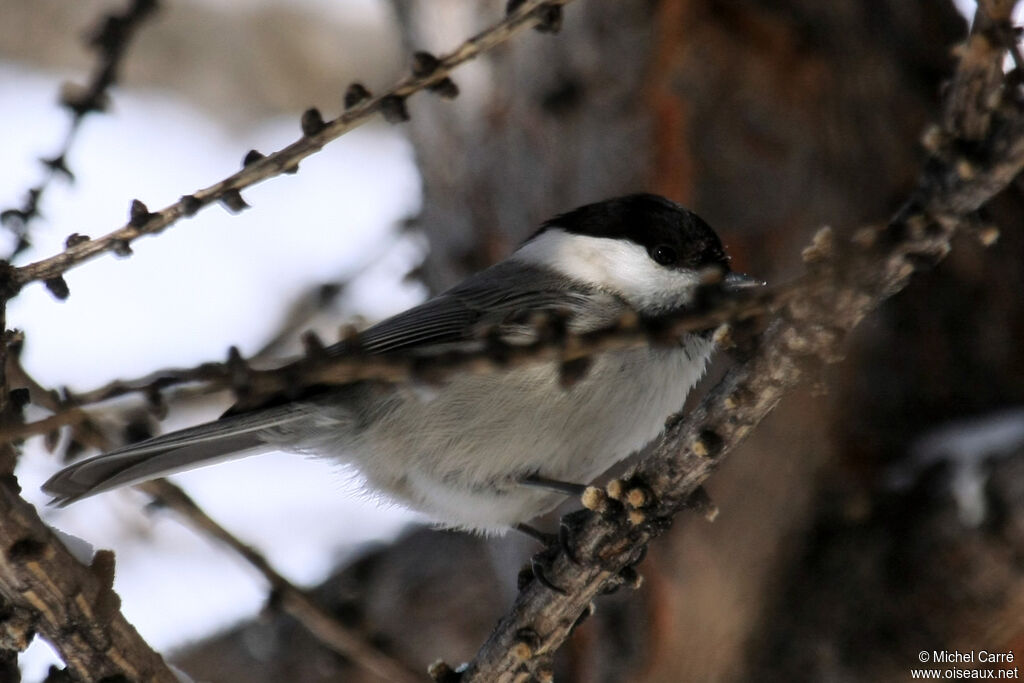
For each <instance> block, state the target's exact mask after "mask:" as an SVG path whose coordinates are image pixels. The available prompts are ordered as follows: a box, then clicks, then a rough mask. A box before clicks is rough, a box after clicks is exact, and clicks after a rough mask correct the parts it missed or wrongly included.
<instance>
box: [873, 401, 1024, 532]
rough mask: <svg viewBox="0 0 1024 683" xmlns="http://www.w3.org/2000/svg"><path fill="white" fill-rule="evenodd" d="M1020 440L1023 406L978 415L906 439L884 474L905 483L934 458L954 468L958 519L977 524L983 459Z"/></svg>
mask: <svg viewBox="0 0 1024 683" xmlns="http://www.w3.org/2000/svg"><path fill="white" fill-rule="evenodd" d="M1022 445H1024V407H1016V408H1008V409H1006V410H1001V411H997V412H994V413H990V414H988V415H982V416H980V417H973V418H967V419H963V420H954V421H952V422H949V423H947V424H944V425H942V426H940V427H937V428H936V429H933V430H932V431H929V432H927V433H926V434H924V435H922V436H921V437H919V438H918V439H917V440H915V441H914V443H913V444H911V447H910V457H909V458H908V460H907V462H906V463H901V464H900V466H899V467H896V468H893V469H892V470H891V471H890V472H889V473H888V483H889V484H890V486H892V487H893V488H897V489H902V488H906V487H908V486H910V485H911V484H912V483H913V481H914V479H915V478H916V477H917V475H918V474H919V473H920V472H922V471H923V470H925V469H927V468H929V467H931V466H932V465H934V464H935V463H938V462H944V461H945V462H949V463H950V464H951V465H952V467H953V475H952V480H951V482H950V486H951V489H952V493H953V497H954V498H955V499H956V503H957V511H958V514H959V517H960V521H961V522H962V523H963V524H964V525H965V526H969V527H977V526H978V525H980V524H981V523H982V522H984V521H985V515H986V513H987V505H986V502H985V481H986V478H987V473H986V468H985V464H986V462H988V461H989V460H991V459H993V458H1004V457H1007V456H1009V455H1012V454H1013V453H1014V452H1016V451H1017V449H1019V448H1020V447H1021V446H1022Z"/></svg>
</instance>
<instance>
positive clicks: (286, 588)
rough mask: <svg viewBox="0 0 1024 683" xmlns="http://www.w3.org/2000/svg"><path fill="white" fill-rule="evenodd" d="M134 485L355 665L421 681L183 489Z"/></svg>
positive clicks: (405, 681) (402, 680)
mask: <svg viewBox="0 0 1024 683" xmlns="http://www.w3.org/2000/svg"><path fill="white" fill-rule="evenodd" d="M137 488H139V489H141V490H143V491H145V492H146V493H149V494H150V495H152V496H153V497H154V498H156V500H157V502H159V503H161V504H162V505H165V506H167V507H169V508H171V509H172V510H174V511H175V512H177V513H178V514H179V515H180V516H181V517H182V518H184V520H185V521H187V522H188V524H189V525H191V526H192V527H193V528H194V529H195V530H196V531H198V532H199V533H201V534H205V535H207V536H210V537H212V538H215V539H217V540H218V541H220V542H221V543H224V544H225V545H226V546H228V547H229V548H231V549H232V550H234V551H235V552H236V553H238V555H240V556H241V557H242V558H243V559H244V560H245V561H246V562H248V563H249V564H250V565H252V566H253V567H254V568H255V569H256V571H258V572H259V573H260V574H262V575H263V577H264V578H266V579H267V582H268V583H270V587H271V590H272V591H273V592H274V594H275V597H276V598H279V599H280V601H281V605H282V607H283V608H284V610H285V611H286V612H288V614H290V615H291V616H292V617H294V618H295V619H296V621H298V622H299V623H300V624H302V625H303V626H305V627H306V629H307V630H308V631H309V632H310V633H311V634H313V636H314V637H315V638H316V639H317V640H319V641H320V642H322V643H323V644H325V645H326V646H328V647H329V648H331V649H333V650H334V651H335V652H338V653H340V654H342V655H344V656H345V657H348V658H349V659H351V660H352V661H353V662H355V663H356V664H357V665H358V666H361V667H362V668H364V669H366V670H367V671H369V672H370V673H372V674H374V675H376V676H380V677H381V678H383V679H384V680H387V681H395V682H397V683H416V682H417V681H421V680H423V679H422V677H421V676H417V675H416V674H415V673H413V672H412V671H411V670H409V669H408V668H406V667H405V666H403V665H402V664H400V663H399V662H398V661H397V660H395V659H394V658H392V657H390V656H388V655H386V654H384V653H383V652H381V651H380V650H378V649H377V648H376V647H374V646H373V645H372V644H371V643H370V642H369V641H368V640H367V639H366V638H365V637H364V636H362V635H361V634H359V633H357V632H355V631H353V630H352V629H350V628H348V627H346V626H343V625H342V624H341V622H339V621H338V620H337V619H335V618H334V616H332V615H331V614H330V613H328V612H326V611H325V610H324V609H323V608H322V607H320V605H318V604H317V603H316V602H314V601H313V599H312V598H310V597H309V595H308V594H307V593H306V592H305V591H303V590H301V589H299V588H297V587H296V586H295V585H294V584H292V583H291V582H290V581H289V580H288V579H286V578H285V577H284V576H282V575H281V574H280V573H278V571H277V570H276V569H274V567H273V566H272V565H271V564H270V562H268V561H267V559H266V558H265V557H263V555H261V554H260V553H259V552H258V551H257V550H256V549H254V548H253V547H252V546H249V545H247V544H245V543H243V542H242V541H240V540H239V539H238V538H236V537H235V536H234V535H233V534H231V533H230V532H229V531H227V530H226V529H225V528H224V527H222V526H221V525H220V524H218V523H217V522H215V521H214V520H213V519H211V518H210V516H209V515H208V514H206V512H205V511H204V510H203V509H202V508H200V507H199V506H198V505H196V503H195V501H193V500H192V499H191V498H190V497H189V496H188V495H187V494H186V493H185V492H184V491H182V490H181V489H180V488H178V487H177V486H175V485H174V484H172V483H171V482H169V481H167V480H166V479H157V480H154V481H149V482H146V483H144V484H140V485H139V486H138V487H137Z"/></svg>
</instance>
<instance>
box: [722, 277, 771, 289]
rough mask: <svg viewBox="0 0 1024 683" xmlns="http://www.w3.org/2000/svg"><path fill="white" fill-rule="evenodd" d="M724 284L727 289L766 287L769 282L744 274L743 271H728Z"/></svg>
mask: <svg viewBox="0 0 1024 683" xmlns="http://www.w3.org/2000/svg"><path fill="white" fill-rule="evenodd" d="M722 284H723V285H724V286H725V288H726V289H727V290H735V289H746V288H748V287H764V286H765V285H767V284H768V283H767V282H765V281H764V280H757V279H755V278H752V277H750V276H749V275H744V274H743V273H728V274H727V275H726V276H725V279H724V280H723V281H722Z"/></svg>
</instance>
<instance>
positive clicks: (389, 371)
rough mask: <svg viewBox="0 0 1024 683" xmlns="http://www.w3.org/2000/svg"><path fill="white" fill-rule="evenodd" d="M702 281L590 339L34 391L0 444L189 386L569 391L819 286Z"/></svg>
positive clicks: (547, 330) (171, 372)
mask: <svg viewBox="0 0 1024 683" xmlns="http://www.w3.org/2000/svg"><path fill="white" fill-rule="evenodd" d="M707 278H708V281H707V283H706V284H705V285H704V287H703V288H702V289H701V290H700V292H699V293H698V295H697V297H696V301H695V302H694V304H693V305H692V306H691V307H690V308H687V309H685V310H679V311H675V312H672V313H668V314H666V315H664V316H660V317H657V318H650V319H640V318H638V317H637V316H636V315H633V314H627V315H625V316H623V317H622V318H621V319H620V320H619V321H618V322H617V323H616V324H615V325H612V326H610V327H607V328H604V329H602V330H597V331H594V332H588V333H586V334H576V333H572V332H568V331H566V330H565V329H564V326H563V323H564V321H563V320H562V319H561V318H560V316H559V315H558V314H557V312H556V313H552V314H551V315H550V316H547V317H540V318H538V319H537V320H534V321H529V323H530V324H531V325H532V327H533V331H534V334H535V335H536V341H534V342H532V343H529V344H510V343H506V342H504V341H502V340H501V339H499V338H489V337H486V331H485V338H482V339H480V340H476V341H471V342H466V343H464V344H461V345H457V346H456V345H449V346H450V348H447V349H445V350H444V351H443V352H437V351H422V350H416V349H413V350H402V351H396V352H390V353H382V354H373V355H368V354H366V353H364V352H362V351H361V350H360V349H359V348H358V344H357V341H358V340H357V339H355V338H354V337H353V339H352V341H353V344H352V346H351V347H350V348H349V349H347V350H345V351H343V352H340V353H338V354H336V355H330V356H328V355H326V354H325V352H324V349H323V346H322V345H321V343H320V342H319V341H317V340H316V338H315V337H314V336H312V335H307V337H306V340H307V352H306V355H305V357H303V358H301V359H299V360H297V361H294V362H292V363H289V364H287V365H284V366H283V367H279V368H274V369H269V370H255V369H252V368H250V367H249V365H248V363H247V362H246V361H245V360H243V359H242V358H241V357H240V356H239V355H237V351H234V350H232V351H231V353H230V354H229V360H228V361H227V362H222V363H213V362H208V363H202V364H200V365H197V366H195V367H191V368H173V369H165V370H159V371H156V372H153V373H150V374H148V375H146V376H144V377H141V378H137V379H131V380H114V381H112V382H109V383H107V384H105V385H103V386H101V387H98V388H96V389H92V390H90V391H86V392H81V393H72V392H70V391H65V398H64V399H63V400H61V401H55V400H54V399H53V397H52V396H51V395H50V394H48V393H45V394H44V393H40V392H39V391H36V392H34V395H39V396H41V397H42V398H43V399H44V400H43V401H42V402H39V401H35V402H37V404H39V405H42V407H45V408H47V409H48V410H51V411H53V412H54V415H52V416H50V417H47V418H44V419H42V420H39V421H36V422H32V423H28V424H20V425H12V426H10V427H6V428H4V427H0V443H4V442H7V441H10V440H12V439H20V438H25V437H27V436H31V435H36V434H46V433H49V432H51V431H52V430H53V429H55V428H59V427H61V426H64V425H68V424H77V423H78V422H80V421H81V420H83V419H88V417H89V414H88V412H86V411H84V410H83V409H82V408H83V406H87V405H90V404H96V403H101V402H103V401H107V400H110V399H113V398H118V397H121V396H125V395H128V394H139V395H142V396H145V397H147V398H148V399H149V400H150V401H151V402H158V401H159V398H160V395H161V392H163V391H165V390H167V389H169V388H172V387H179V386H182V385H185V384H194V383H202V389H201V390H202V391H203V392H204V393H208V392H212V391H216V390H222V389H232V390H233V391H234V393H235V395H236V397H238V399H239V400H241V401H244V402H247V403H250V404H255V403H259V401H260V400H261V399H263V398H266V397H268V396H272V395H275V394H280V393H288V394H292V395H297V394H299V393H301V392H302V390H303V389H305V388H308V387H312V386H316V385H324V384H331V385H343V384H350V383H354V382H362V381H377V382H387V383H409V382H412V383H416V382H421V383H422V382H428V383H438V382H442V381H444V380H445V379H447V378H448V377H451V376H452V375H454V374H457V373H460V372H475V373H482V372H502V371H505V370H508V369H509V368H511V367H516V366H521V365H526V364H529V363H537V362H542V361H554V362H557V363H560V364H561V365H562V367H563V369H565V373H564V375H563V379H564V380H565V381H567V382H571V381H572V376H571V375H572V373H573V372H575V371H577V370H578V367H577V366H575V365H573V364H574V363H575V362H577V361H582V360H584V359H586V358H589V357H591V356H594V355H596V354H599V353H603V352H606V351H613V350H622V349H629V348H637V347H640V346H646V345H648V344H663V343H673V340H675V339H678V337H679V336H680V335H681V334H683V333H684V332H690V331H695V330H707V329H713V328H715V327H716V326H718V325H720V324H722V323H725V322H733V323H744V322H745V321H748V320H751V319H753V318H758V317H761V316H764V315H765V314H766V313H770V312H774V311H777V310H779V309H780V308H781V307H782V306H783V305H785V304H786V302H788V301H790V300H792V299H793V298H794V297H795V296H797V295H798V294H801V293H804V292H806V291H808V290H809V289H814V288H815V287H818V286H821V284H822V281H821V278H820V277H819V276H816V275H809V276H807V277H805V278H802V279H799V280H796V281H794V282H792V283H788V284H784V285H777V286H774V287H763V288H758V289H753V290H742V291H735V292H725V291H723V290H722V289H721V287H720V274H718V273H715V272H709V273H707ZM12 369H13V370H14V371H15V374H16V375H17V376H19V377H24V378H28V376H27V373H25V371H24V370H23V369H21V368H20V366H17V365H16V364H15V365H13V366H12ZM28 380H29V381H30V378H28Z"/></svg>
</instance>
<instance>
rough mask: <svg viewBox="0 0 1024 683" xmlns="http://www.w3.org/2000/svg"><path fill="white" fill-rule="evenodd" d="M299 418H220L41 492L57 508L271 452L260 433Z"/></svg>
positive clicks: (63, 477)
mask: <svg viewBox="0 0 1024 683" xmlns="http://www.w3.org/2000/svg"><path fill="white" fill-rule="evenodd" d="M302 417H303V415H302V414H301V413H300V412H295V411H287V410H281V409H276V408H270V409H267V410H261V411H256V412H252V413H243V414H241V415H232V416H229V417H224V418H221V419H219V420H217V421H215V422H208V423H206V424H201V425H198V426H196V427H190V428H188V429H182V430H180V431H177V432H171V433H170V434H164V435H163V436H158V437H155V438H152V439H148V440H146V441H141V442H139V443H136V444H132V445H129V446H124V447H123V448H118V449H117V450H114V451H110V452H109V453H103V454H102V455H97V456H95V457H92V458H87V459H85V460H82V461H81V462H76V463H74V464H73V465H69V466H68V467H65V468H64V469H62V470H61V471H60V472H57V474H55V475H53V476H52V477H50V479H49V480H47V482H46V483H45V484H43V490H44V491H46V492H47V493H49V494H51V495H52V496H53V500H52V501H51V503H55V504H57V505H60V506H61V507H63V506H65V505H69V504H71V503H74V502H75V501H76V500H81V499H82V498H87V497H89V496H92V495H94V494H97V493H101V492H103V491H108V490H110V489H113V488H117V487H119V486H126V485H128V484H138V483H140V482H143V481H146V480H149V479H155V478H157V477H162V476H165V475H168V474H173V473H175V472H181V471H182V470H188V469H192V468H194V467H201V466H205V465H212V464H214V463H217V462H222V461H224V460H230V459H233V458H240V457H244V456H247V455H255V454H256V453H261V452H265V451H269V450H273V449H274V446H273V445H271V444H267V443H266V441H264V439H263V438H261V437H262V436H263V435H265V434H266V430H267V429H268V428H271V427H276V426H279V425H283V424H286V423H288V422H292V421H294V420H297V419H301V418H302Z"/></svg>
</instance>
